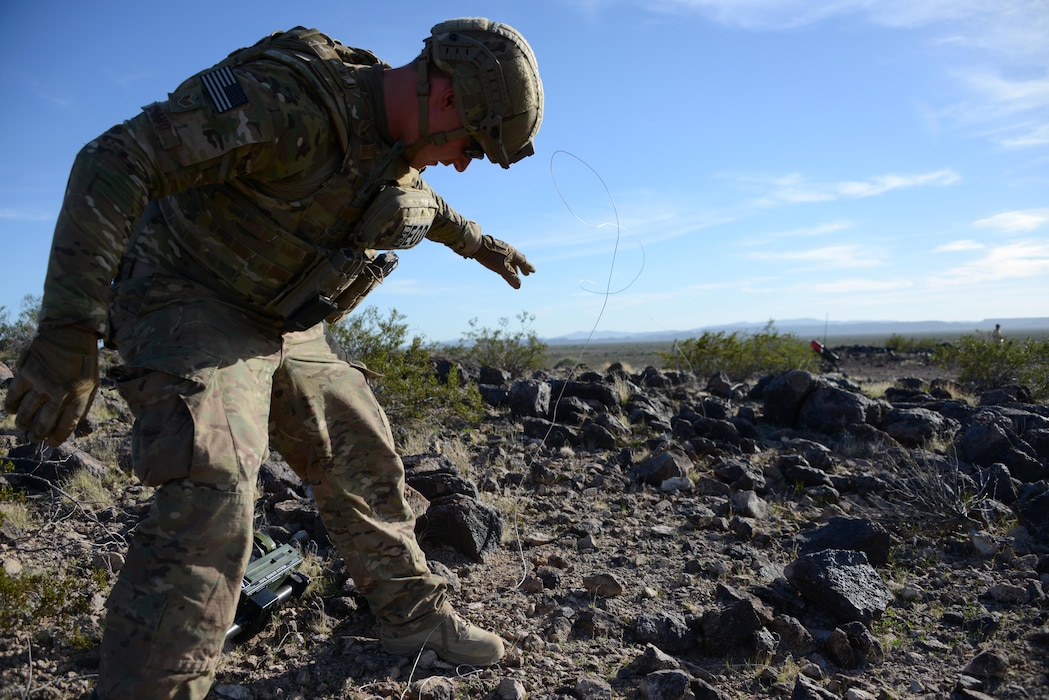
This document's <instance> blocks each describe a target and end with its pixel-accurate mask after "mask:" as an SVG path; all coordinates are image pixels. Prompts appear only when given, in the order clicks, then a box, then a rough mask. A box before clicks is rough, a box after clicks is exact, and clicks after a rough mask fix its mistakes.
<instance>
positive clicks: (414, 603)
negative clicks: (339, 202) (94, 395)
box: [97, 270, 447, 700]
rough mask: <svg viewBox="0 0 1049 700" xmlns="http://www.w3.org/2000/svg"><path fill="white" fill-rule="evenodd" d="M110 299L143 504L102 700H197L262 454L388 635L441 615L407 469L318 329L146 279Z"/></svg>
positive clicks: (224, 612)
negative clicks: (275, 324) (301, 497)
mask: <svg viewBox="0 0 1049 700" xmlns="http://www.w3.org/2000/svg"><path fill="white" fill-rule="evenodd" d="M148 272H149V273H150V274H148V275H140V276H137V277H133V278H132V279H129V280H125V281H124V282H122V283H120V284H119V285H118V287H117V290H116V291H117V293H116V295H115V297H114V301H113V304H112V307H111V311H112V322H113V333H114V336H113V337H114V339H115V341H116V342H117V344H118V345H119V348H120V353H121V356H122V359H123V360H124V362H125V366H123V367H121V368H120V369H119V370H118V371H117V376H118V382H119V387H120V391H121V393H122V394H123V395H124V397H125V398H126V399H127V401H128V403H129V405H130V406H131V408H132V410H133V411H134V414H135V419H136V420H135V428H134V435H133V446H132V451H133V460H134V465H135V472H136V474H137V475H138V477H139V478H140V479H141V480H142V481H143V483H145V484H147V485H150V486H155V487H156V496H155V501H154V503H153V505H152V508H151V511H150V513H149V514H148V516H147V517H146V518H145V519H144V520H143V521H142V522H141V523H140V524H139V526H138V528H137V530H136V532H135V534H134V537H133V539H132V541H131V544H130V547H129V551H128V554H127V559H126V563H125V565H124V567H123V569H122V570H121V572H120V575H119V578H118V580H117V582H116V584H115V585H114V587H113V591H112V593H111V595H110V597H109V601H108V603H107V608H108V613H107V617H106V630H105V634H104V637H103V640H102V651H101V664H100V671H99V682H98V689H97V691H98V694H99V697H101V698H103V699H105V700H110V699H114V698H136V700H139V699H142V698H203V697H204V696H205V695H206V694H207V692H208V689H209V687H210V685H211V681H212V675H213V672H214V668H215V664H216V662H217V660H218V657H219V655H220V654H221V652H222V646H223V641H224V637H225V633H226V630H227V629H228V628H229V626H230V625H231V624H232V621H233V616H234V613H235V612H236V605H237V601H238V599H239V595H240V583H241V577H242V576H243V572H244V569H245V567H246V566H247V562H248V557H249V554H250V550H251V541H252V532H253V523H252V517H253V511H254V490H255V485H256V479H257V475H258V469H259V466H260V464H261V462H262V460H263V459H264V458H265V456H266V455H267V453H268V449H269V447H270V446H272V447H273V448H275V449H277V450H278V451H279V452H280V453H281V454H282V456H283V457H284V458H285V460H287V462H288V463H289V464H290V465H291V467H292V468H293V469H294V470H295V471H296V473H297V474H298V475H299V476H300V477H301V478H302V479H303V480H304V481H306V482H307V483H309V484H310V485H311V487H312V489H313V493H314V497H315V499H316V501H317V506H318V509H319V511H320V513H321V517H322V519H323V521H324V523H325V526H326V528H327V530H328V533H329V534H330V536H331V538H332V540H333V541H334V543H335V545H336V547H337V548H338V550H339V552H340V554H342V556H343V558H344V560H345V562H346V565H347V567H348V568H349V570H350V573H351V574H352V576H353V578H354V581H355V583H356V584H357V587H358V589H359V590H360V591H361V593H362V594H363V595H364V596H365V597H366V598H367V600H368V602H369V605H370V607H371V609H372V611H373V612H374V613H375V615H376V617H377V618H378V619H379V620H380V622H381V624H382V625H383V626H384V628H390V629H395V630H399V631H406V632H407V631H414V630H413V627H414V626H415V625H416V624H417V623H420V621H422V620H424V619H425V618H426V616H428V615H429V616H432V615H433V614H435V612H437V611H439V610H441V609H442V608H443V606H444V605H445V603H446V597H447V594H446V591H445V582H444V580H443V579H441V578H439V577H436V576H433V575H432V574H431V573H430V572H429V570H428V568H427V566H426V561H425V557H424V555H423V553H422V551H421V550H420V549H419V546H418V544H417V542H416V539H415V535H414V532H413V528H414V519H413V516H412V511H411V509H410V507H409V505H408V504H407V502H406V501H405V498H404V467H403V465H402V463H401V460H400V458H399V457H398V455H397V453H396V451H395V449H394V445H393V437H392V434H391V432H390V428H389V425H388V423H387V420H386V416H385V414H384V412H383V410H382V408H381V407H380V406H379V405H378V403H377V402H376V400H375V397H374V395H373V394H372V392H371V390H370V388H369V387H368V384H367V380H366V378H365V376H364V374H363V373H362V370H361V369H360V368H357V367H354V366H352V365H351V364H349V363H347V362H346V361H344V360H343V359H340V357H339V353H338V349H337V348H336V347H334V344H333V342H332V341H331V339H330V336H328V334H327V333H326V332H325V329H324V327H323V326H322V325H319V326H317V327H314V328H312V329H309V330H307V331H303V332H300V333H288V334H285V335H284V336H281V335H280V334H279V333H277V332H275V331H274V330H273V329H272V328H267V327H265V326H264V325H261V324H259V323H258V322H257V321H255V320H253V319H252V318H251V317H250V316H248V315H247V314H246V313H244V312H243V311H242V310H239V309H237V308H235V307H231V306H228V305H225V304H223V303H221V302H220V301H219V300H217V299H215V298H214V297H212V296H211V295H210V294H208V293H207V292H206V290H202V289H201V288H200V287H199V286H197V285H194V284H193V283H190V282H187V281H185V280H182V279H179V278H175V277H165V276H164V275H162V274H160V273H155V272H153V271H152V270H150V271H148Z"/></svg>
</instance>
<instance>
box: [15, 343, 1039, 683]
mask: <svg viewBox="0 0 1049 700" xmlns="http://www.w3.org/2000/svg"><path fill="white" fill-rule="evenodd" d="M839 354H840V355H841V359H842V362H841V364H840V365H839V366H837V367H830V366H828V367H825V368H824V369H825V374H823V375H820V377H813V376H812V375H806V376H804V377H797V376H795V377H791V378H780V381H779V383H778V384H772V385H769V387H771V388H766V389H765V391H764V393H762V391H760V390H757V388H756V387H744V386H731V385H729V384H726V383H725V382H708V380H707V378H696V377H687V376H683V375H675V374H673V373H667V374H663V373H660V372H653V371H645V372H631V371H629V370H628V369H626V368H624V369H622V370H621V371H618V372H617V371H604V370H603V371H602V372H599V373H591V374H590V375H589V376H583V377H580V378H579V379H580V381H579V382H576V383H572V384H570V385H565V384H563V383H559V381H558V377H555V376H552V375H551V376H549V377H548V376H545V375H540V376H539V377H538V378H536V379H533V381H532V382H529V383H526V384H523V383H520V382H518V383H514V382H509V381H504V380H505V377H498V376H497V377H496V379H491V375H489V378H488V379H487V380H486V383H485V387H486V389H485V392H484V395H485V397H486V399H487V400H488V401H489V402H490V409H489V413H488V417H487V419H486V420H485V421H484V423H483V424H482V425H481V426H480V427H478V428H477V429H475V430H469V431H463V430H453V429H452V428H450V427H449V428H444V427H440V426H438V427H437V428H436V429H435V430H434V432H433V434H431V435H423V436H413V437H412V438H411V439H410V440H408V441H407V442H406V450H405V452H406V455H407V457H406V463H407V464H408V465H409V471H410V475H411V477H412V478H411V479H410V483H411V484H412V485H413V486H415V488H417V489H418V491H419V492H423V493H425V492H427V491H428V490H429V491H430V492H429V493H428V494H427V495H428V496H429V498H430V500H431V502H430V504H429V506H428V504H427V502H426V501H424V500H423V499H422V497H420V496H415V503H416V506H417V510H418V512H419V513H420V515H424V516H425V517H424V518H423V519H422V524H421V534H422V536H423V542H424V549H426V551H427V554H428V556H429V558H430V560H431V563H432V566H434V567H435V569H436V570H437V571H438V572H440V573H442V574H443V575H445V576H446V577H447V578H448V580H449V582H450V583H451V587H452V590H453V591H454V598H455V601H456V605H457V607H458V608H459V609H460V610H461V611H462V612H463V614H464V615H465V616H466V617H468V618H470V619H471V620H472V621H473V622H475V623H476V624H479V625H481V626H484V627H486V628H488V629H492V630H494V631H496V632H498V633H499V634H500V635H502V637H503V638H504V639H505V640H506V642H507V647H508V649H509V651H508V654H507V655H506V657H505V659H504V660H503V662H502V663H500V664H499V665H498V666H495V667H492V668H485V669H472V668H454V667H451V666H449V665H447V664H444V663H443V662H441V661H440V660H439V659H437V658H436V657H434V655H433V654H432V653H430V652H426V653H423V654H421V655H419V656H417V657H412V658H408V657H399V656H392V655H389V654H385V653H383V652H382V651H381V649H380V647H379V644H378V642H377V640H376V638H375V626H374V619H373V618H372V617H371V615H370V614H369V613H368V611H367V607H366V605H365V603H364V602H363V600H362V599H360V598H359V597H358V596H357V594H356V591H355V588H354V585H353V581H352V579H350V578H349V577H348V575H347V574H346V572H345V569H344V567H343V566H342V563H341V560H339V559H338V557H337V556H336V554H335V553H334V552H333V551H332V550H331V549H330V548H329V547H328V546H327V541H326V539H325V537H324V533H323V528H322V527H321V526H320V525H319V522H318V521H317V519H316V514H315V512H313V511H312V509H311V507H310V502H309V500H308V498H307V497H306V494H305V493H304V491H303V489H302V487H301V485H299V484H297V483H295V481H294V480H290V479H288V478H287V475H286V473H285V470H284V469H282V465H281V462H280V460H279V456H278V455H273V456H272V459H271V460H270V462H268V463H267V465H266V467H265V470H264V471H265V475H266V476H265V479H264V480H263V481H262V483H261V485H260V491H261V498H260V500H259V507H258V515H259V522H260V525H266V526H267V527H269V528H270V531H271V532H273V533H274V535H275V536H276V537H277V539H280V540H287V539H288V538H289V537H290V536H292V535H294V534H295V533H296V532H299V531H305V533H306V534H307V535H308V536H309V537H310V539H311V544H309V545H308V546H307V550H308V556H307V561H306V569H307V570H308V572H309V573H310V574H311V575H313V576H314V585H313V587H312V588H311V590H310V591H308V592H307V593H306V594H305V595H304V596H303V597H302V598H300V599H297V600H293V601H291V602H290V603H289V604H287V605H285V606H284V607H283V608H281V610H280V611H279V612H278V613H277V615H276V617H275V619H274V620H273V621H272V622H271V624H270V625H269V626H268V627H266V628H265V629H264V630H263V631H262V632H261V633H260V634H258V635H257V636H255V637H254V638H252V639H250V640H249V641H247V642H246V643H244V644H241V645H237V646H231V647H230V648H229V649H228V652H227V653H226V655H225V656H224V657H223V660H222V663H221V666H220V668H219V671H218V674H217V677H216V682H215V686H214V688H213V690H212V692H211V694H210V695H209V698H232V699H238V700H239V699H247V700H250V699H255V700H268V699H272V698H302V699H310V700H312V699H314V698H316V699H323V698H372V697H375V698H392V697H397V698H434V699H438V698H453V697H455V698H493V699H495V698H500V699H501V698H505V699H507V700H512V699H520V698H525V697H531V698H566V699H567V698H579V699H583V700H589V699H592V698H594V699H596V698H613V697H614V698H620V697H622V698H634V697H647V698H667V699H673V698H693V697H698V698H723V699H725V700H728V699H730V698H755V697H792V698H849V699H851V700H863V699H864V698H885V699H888V698H984V697H994V698H1003V699H1005V698H1010V699H1012V698H1017V699H1018V698H1047V697H1049V599H1047V597H1046V595H1045V589H1046V587H1047V586H1049V531H1046V532H1042V531H1040V530H1039V529H1038V526H1039V525H1040V524H1041V523H1042V522H1044V521H1043V520H1040V519H1039V517H1038V514H1037V512H1035V511H1036V509H1035V508H1033V507H1030V506H1029V505H1027V506H1025V505H1024V504H1031V503H1034V504H1035V505H1036V506H1037V505H1039V504H1046V503H1047V502H1049V501H1047V500H1046V496H1045V488H1043V487H1041V486H1040V485H1039V484H1042V485H1044V484H1045V481H1044V480H1045V478H1046V476H1045V471H1044V470H1045V467H1046V465H1047V464H1049V460H1047V455H1046V453H1045V444H1044V442H1039V440H1042V433H1041V432H1040V431H1046V433H1047V434H1049V430H1047V429H1046V425H1045V424H1046V423H1049V418H1046V417H1045V416H1046V412H1045V407H1043V406H1037V405H1032V404H1029V403H1024V402H1023V401H1022V400H1018V399H1022V398H1023V397H1022V396H1021V397H1017V396H1016V395H1015V392H1014V393H1013V395H1011V396H1010V397H1009V398H1010V399H1011V400H1008V401H1000V402H999V404H1000V405H1001V406H1002V407H1001V408H996V409H995V410H996V411H997V413H995V415H1006V416H1008V417H1010V419H1011V420H1012V423H1011V424H1012V425H1016V426H1018V427H1017V428H1016V430H1015V431H1013V432H1009V431H1006V432H1007V433H1009V435H1011V436H1012V437H1013V438H1016V439H1015V440H1012V438H1010V439H1011V440H1012V442H1010V443H1009V447H1008V449H1006V448H1000V449H1001V450H1002V454H1001V456H1000V459H1001V460H1002V462H1008V463H1009V465H1010V468H1011V469H1012V470H1013V474H1012V475H1010V474H1009V471H1008V469H1006V468H1005V467H1004V466H1002V465H1001V464H1000V463H999V461H997V460H994V461H993V464H991V465H986V464H984V465H979V464H974V463H969V462H967V461H966V460H965V459H962V458H961V457H959V456H958V455H959V454H960V453H959V452H958V451H957V450H956V449H955V448H954V446H955V445H956V443H959V442H960V441H962V439H963V438H965V439H967V442H965V446H967V449H968V450H969V452H967V453H966V454H968V455H972V459H973V461H974V462H976V461H979V462H987V461H988V459H987V458H986V456H985V455H983V453H979V454H980V455H983V456H980V457H979V458H977V455H978V450H977V448H976V447H975V446H973V445H972V443H973V442H974V440H975V437H974V431H975V427H973V426H975V425H976V424H977V423H978V421H977V420H976V419H975V418H974V416H975V415H976V414H977V413H979V411H978V409H977V407H978V405H979V404H980V403H981V399H980V397H974V396H970V395H967V394H966V393H965V391H964V389H963V388H962V387H958V386H957V385H955V384H953V383H952V382H951V381H950V380H951V379H952V378H951V377H949V376H944V373H943V371H942V370H940V369H938V368H935V367H932V366H930V365H929V364H928V363H927V362H926V360H925V358H924V357H923V356H920V355H915V356H906V355H905V356H894V355H892V354H889V353H886V352H883V351H878V350H875V349H854V350H848V349H843V350H841V351H840V353H839ZM2 372H3V368H2V366H0V385H5V384H6V381H5V380H4V379H3V375H2ZM573 379H575V378H574V377H573ZM898 380H903V381H898ZM799 382H802V383H805V384H806V386H807V387H809V389H806V392H808V393H805V392H802V393H805V395H806V396H810V395H812V391H813V388H814V387H823V388H826V387H832V388H833V387H844V389H843V390H841V391H839V392H838V394H836V396H837V398H838V399H843V398H844V399H849V400H851V401H852V402H851V403H850V404H849V407H848V408H843V407H841V406H838V407H837V408H835V407H833V406H830V405H829V404H828V405H823V406H821V407H819V408H820V413H818V415H817V414H814V413H813V411H815V410H816V409H815V408H812V404H811V402H810V403H809V404H807V405H808V406H809V408H807V409H805V410H803V411H801V412H800V413H798V414H797V415H798V416H799V417H798V418H797V419H791V420H784V418H783V415H784V409H783V405H784V400H785V399H783V397H784V396H785V392H787V391H788V389H790V388H791V387H794V386H797V385H798V383H799ZM543 387H546V389H544V388H543ZM777 387H778V388H777ZM544 391H546V392H549V393H547V394H544ZM3 393H4V390H3V389H0V398H2V395H3ZM609 394H611V395H612V396H613V397H614V398H615V399H616V400H615V402H611V401H609V400H606V398H605V397H606V396H607V395H609ZM569 395H572V397H573V398H574V399H575V400H573V401H568V400H567V398H568V397H569ZM861 395H863V396H870V397H872V398H871V399H869V400H868V399H861V398H857V397H860V396H861ZM558 396H562V397H563V398H562V401H561V402H557V401H556V398H557V397H558ZM776 397H779V398H776ZM551 399H554V404H555V405H556V406H558V407H559V410H558V411H557V413H556V414H553V415H554V417H556V419H557V420H556V422H547V421H546V420H545V418H549V417H551V414H549V413H547V415H545V416H544V415H543V413H544V410H545V409H542V408H541V409H536V407H537V406H540V407H545V406H546V404H545V403H544V401H545V402H549V401H551ZM890 399H891V401H890ZM855 406H859V407H860V409H861V410H862V411H863V415H862V416H860V417H859V418H855V416H854V414H853V413H850V411H852V409H853V407H855ZM894 407H895V408H896V409H897V412H896V413H895V414H892V415H895V416H897V417H899V415H900V411H903V412H904V413H906V417H907V418H908V419H910V420H915V421H919V420H920V422H919V423H917V424H915V423H908V424H907V427H906V428H901V427H900V425H901V424H900V422H899V421H897V422H890V421H889V418H888V416H889V415H890V412H891V409H893V408H894ZM915 407H921V409H920V410H921V411H923V412H919V410H918V409H917V408H915ZM930 407H931V408H930ZM834 411H838V413H834ZM908 411H909V412H908ZM875 414H877V415H878V416H879V417H878V418H874V417H873V416H874V415H875ZM1021 414H1022V415H1021ZM806 416H807V418H806ZM849 416H853V417H852V418H849ZM937 416H939V418H937ZM828 417H829V419H830V423H831V424H833V423H834V421H835V420H837V421H838V422H839V423H840V424H841V426H840V429H827V428H826V427H823V428H822V429H819V428H820V426H823V425H824V424H825V423H827V420H826V419H827V418H828ZM0 420H2V422H0V455H3V454H6V455H7V459H6V460H4V459H2V458H0V462H6V463H7V464H8V467H7V468H6V469H5V470H6V471H7V472H8V473H7V474H6V475H5V476H3V477H2V478H3V481H0V487H2V488H0V513H3V514H4V515H5V517H4V521H3V524H0V561H2V563H3V578H0V583H2V584H3V586H2V590H0V592H2V593H3V600H2V602H0V626H2V629H3V633H2V634H0V698H41V699H43V698H82V697H86V695H87V694H88V693H89V692H90V690H91V687H92V685H93V678H94V674H95V673H96V672H97V643H98V639H99V637H100V632H101V624H102V613H103V602H104V598H105V595H106V593H107V592H108V590H109V587H110V586H111V585H112V583H113V580H114V571H116V570H118V569H119V567H120V564H121V562H122V552H123V551H124V548H125V546H126V540H127V538H128V537H129V536H130V535H131V533H132V530H133V528H134V523H135V522H136V521H137V519H138V518H139V517H140V516H141V515H142V514H143V513H144V512H145V511H146V510H147V509H148V507H149V501H150V493H149V490H148V489H144V488H142V487H141V486H139V485H138V484H136V483H135V482H134V481H133V480H132V479H131V478H129V477H128V476H127V475H126V469H127V461H128V451H129V433H130V422H129V416H128V415H127V411H126V408H125V407H124V406H123V404H122V401H121V400H120V398H119V397H118V396H117V395H116V393H115V392H114V391H113V390H112V389H110V388H106V389H104V390H103V391H102V392H101V394H100V396H99V398H98V400H97V401H96V406H95V408H94V409H93V413H92V420H91V425H90V426H89V427H88V431H85V432H84V434H82V435H80V436H78V437H76V438H75V439H74V440H73V441H72V442H71V443H69V444H67V445H66V446H64V447H63V448H61V449H59V450H56V451H49V452H46V453H41V452H40V451H39V450H36V449H35V448H33V447H31V446H27V445H24V444H23V443H22V437H21V435H20V434H19V433H18V432H17V431H16V430H14V428H13V427H12V425H11V420H10V419H9V418H8V417H6V415H3V414H2V411H0ZM821 420H823V423H821V422H820V421H821ZM1020 424H1022V425H1020ZM915 425H917V426H918V427H917V428H914V427H913V426H915ZM1021 428H1022V429H1021ZM914 430H918V432H919V434H920V441H918V440H915V439H914V438H913V437H912V435H913V434H914V432H913V431H914ZM1014 433H1015V434H1014ZM1021 437H1022V438H1023V439H1021ZM1019 442H1023V443H1024V445H1027V446H1028V448H1027V451H1026V452H1024V455H1026V456H1028V457H1030V459H1026V460H1025V459H1022V456H1023V455H1021V457H1016V456H1015V455H1014V453H1013V452H1012V450H1013V449H1014V448H1015V449H1018V448H1017V445H1019ZM1032 445H1033V446H1032ZM994 465H999V466H1001V469H999V468H998V466H994ZM1039 465H1040V467H1041V468H1042V470H1043V471H1041V472H1039V471H1038V469H1039ZM1002 469H1006V472H1005V477H1004V478H1003V479H999V480H996V481H988V480H987V479H984V478H983V477H982V476H981V475H987V474H999V475H1000V474H1001V471H1002ZM1022 469H1026V470H1027V471H1025V472H1023V478H1018V477H1017V476H1016V474H1017V472H1019V471H1020V470H1022ZM75 474H80V476H73V475H75ZM83 474H87V475H89V477H90V478H87V479H85V478H83ZM435 475H444V477H443V480H441V479H435ZM92 484H96V485H97V484H102V485H103V486H104V489H102V490H93V489H92V487H91V485H92ZM435 484H437V485H436V486H435ZM455 484H458V485H459V486H458V487H455V486H454V485H455ZM988 484H991V485H992V486H994V491H993V493H991V492H990V491H989V490H988V488H987V485H988ZM449 485H452V486H449ZM966 485H970V486H973V485H975V491H974V490H973V489H971V488H970V489H967V488H966ZM448 488H458V490H459V492H460V493H459V496H458V498H459V499H460V500H459V501H457V503H459V504H460V505H462V504H464V503H465V504H466V505H465V510H462V511H457V512H460V513H465V515H462V514H461V515H459V516H454V515H453V516H452V519H451V520H450V521H448V522H450V523H452V525H450V526H447V527H446V526H445V525H443V524H442V522H443V521H441V520H439V519H438V513H437V511H436V507H437V506H438V505H440V504H445V505H446V504H447V503H448V502H449V498H450V497H449V496H447V494H446V492H444V491H442V490H444V489H448ZM992 495H993V498H992V497H991V496H992ZM1038 499H1041V500H1038ZM456 517H458V520H456ZM464 522H465V523H466V525H467V527H466V528H465V530H466V534H465V536H464V537H463V538H460V539H455V538H452V537H448V535H449V531H450V530H454V529H456V523H458V524H459V525H462V524H463V523H464ZM493 532H494V533H496V535H497V536H498V537H497V539H498V542H497V543H496V542H493V541H492V540H491V535H492V533H493ZM485 536H487V537H488V538H489V539H488V540H485ZM820 542H822V543H824V545H823V546H821V545H820V544H819V543H820ZM827 543H830V544H829V545H827ZM828 553H830V554H828Z"/></svg>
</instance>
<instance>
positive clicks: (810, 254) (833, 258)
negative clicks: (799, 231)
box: [747, 245, 881, 270]
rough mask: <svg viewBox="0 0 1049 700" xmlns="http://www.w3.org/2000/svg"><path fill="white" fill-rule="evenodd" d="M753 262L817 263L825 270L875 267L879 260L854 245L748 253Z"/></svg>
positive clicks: (870, 252) (877, 257) (869, 252)
mask: <svg viewBox="0 0 1049 700" xmlns="http://www.w3.org/2000/svg"><path fill="white" fill-rule="evenodd" d="M747 257H749V258H751V259H754V260H764V261H768V262H786V263H818V264H819V266H820V267H821V268H825V269H839V270H840V269H845V268H858V267H876V266H878V265H880V264H881V260H880V258H879V256H878V255H877V254H876V253H873V252H872V251H870V250H868V249H864V248H861V247H860V246H856V245H839V246H826V247H823V248H812V249H809V250H790V251H782V252H765V251H762V252H757V253H750V254H749V255H748V256H747Z"/></svg>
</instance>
